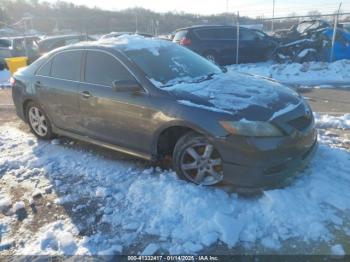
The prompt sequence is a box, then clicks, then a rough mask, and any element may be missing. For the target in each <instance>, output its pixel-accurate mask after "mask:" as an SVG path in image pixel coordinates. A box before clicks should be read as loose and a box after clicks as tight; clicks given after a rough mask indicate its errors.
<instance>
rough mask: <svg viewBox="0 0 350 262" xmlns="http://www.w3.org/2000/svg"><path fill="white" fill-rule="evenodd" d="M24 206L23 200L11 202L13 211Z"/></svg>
mask: <svg viewBox="0 0 350 262" xmlns="http://www.w3.org/2000/svg"><path fill="white" fill-rule="evenodd" d="M24 207H25V204H24V202H23V201H18V202H16V203H14V204H13V212H17V211H18V210H20V209H23V208H24Z"/></svg>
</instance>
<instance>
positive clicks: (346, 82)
mask: <svg viewBox="0 0 350 262" xmlns="http://www.w3.org/2000/svg"><path fill="white" fill-rule="evenodd" d="M228 68H229V69H230V70H235V71H240V72H245V73H250V74H254V75H261V76H265V77H269V78H273V79H276V80H277V81H279V82H281V83H284V84H288V85H297V86H318V85H320V86H321V87H322V86H325V87H330V86H329V85H333V87H334V86H346V87H350V60H339V61H336V62H333V63H326V62H310V63H304V64H298V63H290V64H274V63H272V62H264V63H255V64H239V65H231V66H229V67H228Z"/></svg>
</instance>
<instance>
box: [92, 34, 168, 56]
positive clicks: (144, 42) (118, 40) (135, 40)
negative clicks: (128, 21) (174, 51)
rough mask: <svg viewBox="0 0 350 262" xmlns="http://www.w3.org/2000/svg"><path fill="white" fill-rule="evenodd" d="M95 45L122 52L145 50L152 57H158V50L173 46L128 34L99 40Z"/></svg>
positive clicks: (157, 39)
mask: <svg viewBox="0 0 350 262" xmlns="http://www.w3.org/2000/svg"><path fill="white" fill-rule="evenodd" d="M97 43H98V44H101V45H104V46H108V47H112V48H122V49H123V50H124V51H133V50H143V49H147V50H149V51H150V52H151V53H153V54H154V55H159V52H158V51H159V49H160V48H163V47H167V46H172V45H175V44H174V43H173V42H170V41H167V40H162V39H159V38H150V37H144V36H140V35H129V34H125V35H121V36H118V37H111V38H107V39H101V40H99V41H97Z"/></svg>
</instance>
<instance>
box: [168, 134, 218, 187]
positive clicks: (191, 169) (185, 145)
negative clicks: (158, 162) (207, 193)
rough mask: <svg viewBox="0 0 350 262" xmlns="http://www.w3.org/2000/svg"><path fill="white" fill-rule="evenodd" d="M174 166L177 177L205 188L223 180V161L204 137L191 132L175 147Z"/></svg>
mask: <svg viewBox="0 0 350 262" xmlns="http://www.w3.org/2000/svg"><path fill="white" fill-rule="evenodd" d="M173 165H174V169H175V170H176V173H177V175H178V176H179V177H180V178H181V179H185V180H187V181H190V182H192V183H195V184H198V185H204V186H210V185H215V184H218V183H219V182H221V181H222V180H223V169H222V159H221V156H220V154H219V152H218V151H217V150H216V149H215V147H214V145H212V144H211V143H210V142H209V141H207V139H206V138H205V137H204V136H201V135H199V134H197V133H194V132H191V133H187V134H185V135H184V136H183V137H182V138H180V139H179V141H178V142H177V143H176V145H175V149H174V154H173Z"/></svg>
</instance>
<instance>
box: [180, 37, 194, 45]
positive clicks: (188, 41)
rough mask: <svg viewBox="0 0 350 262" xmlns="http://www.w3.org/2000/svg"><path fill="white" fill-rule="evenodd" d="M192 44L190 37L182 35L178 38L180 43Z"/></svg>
mask: <svg viewBox="0 0 350 262" xmlns="http://www.w3.org/2000/svg"><path fill="white" fill-rule="evenodd" d="M190 44H192V41H191V39H188V38H186V37H183V38H182V39H181V40H180V45H190Z"/></svg>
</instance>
